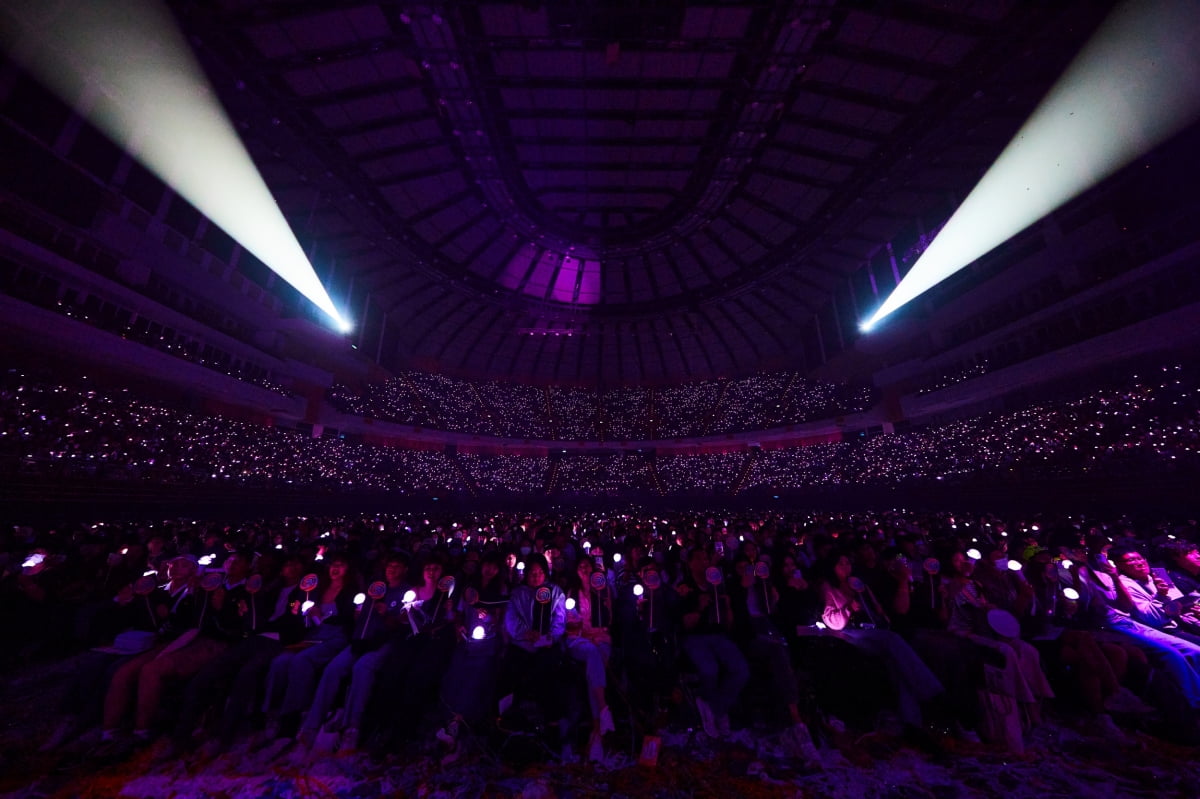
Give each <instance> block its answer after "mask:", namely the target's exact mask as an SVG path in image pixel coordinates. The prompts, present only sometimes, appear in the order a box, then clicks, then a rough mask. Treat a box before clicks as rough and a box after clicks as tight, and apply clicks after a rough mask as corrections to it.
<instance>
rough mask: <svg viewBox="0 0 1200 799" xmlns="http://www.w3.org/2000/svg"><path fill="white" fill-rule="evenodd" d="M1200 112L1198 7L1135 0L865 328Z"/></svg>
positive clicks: (1113, 18)
mask: <svg viewBox="0 0 1200 799" xmlns="http://www.w3.org/2000/svg"><path fill="white" fill-rule="evenodd" d="M1198 113H1200V2H1196V0H1129V2H1126V3H1125V4H1124V5H1122V6H1121V7H1119V8H1118V9H1116V10H1115V11H1114V12H1113V13H1112V14H1111V15H1110V17H1109V18H1108V19H1107V20H1106V21H1105V22H1104V24H1103V25H1102V26H1101V28H1100V29H1099V30H1098V31H1097V32H1096V34H1095V35H1094V36H1093V37H1092V40H1091V41H1090V42H1088V44H1087V46H1086V47H1085V48H1084V49H1083V51H1082V52H1080V54H1079V55H1078V56H1076V58H1075V60H1074V61H1073V62H1072V63H1071V65H1070V67H1068V69H1067V71H1066V73H1064V74H1063V76H1062V77H1061V78H1060V79H1059V81H1058V83H1056V84H1055V85H1054V88H1052V89H1051V90H1050V93H1049V94H1048V95H1047V96H1046V98H1045V99H1043V100H1042V102H1041V104H1040V105H1039V106H1038V108H1037V109H1036V110H1035V111H1034V112H1033V115H1032V116H1031V117H1030V118H1029V119H1028V121H1026V123H1025V125H1024V126H1023V127H1022V128H1021V130H1020V131H1019V132H1018V133H1017V136H1016V138H1014V139H1013V140H1012V141H1011V142H1010V143H1009V145H1008V147H1006V148H1005V150H1004V152H1002V153H1001V154H1000V157H999V158H998V159H996V162H995V163H994V164H993V165H992V166H991V168H990V169H988V171H987V173H986V174H984V176H983V178H982V179H981V180H980V181H979V183H978V185H976V186H975V188H974V189H973V190H972V191H971V193H970V194H969V195H968V196H967V199H966V200H965V201H964V202H963V204H962V205H961V206H959V208H958V210H956V211H955V212H954V215H953V216H951V217H950V219H949V220H948V221H947V222H946V224H945V226H944V227H943V228H942V230H941V232H940V233H939V234H938V236H937V238H935V239H934V240H933V242H932V243H931V244H930V245H929V247H928V248H927V249H926V250H925V252H924V253H923V254H922V255H921V257H920V258H919V259H917V262H916V263H915V264H913V268H912V270H911V271H910V272H909V273H908V274H907V275H906V276H905V277H904V279H903V280H901V281H900V284H899V285H898V286H896V289H895V291H893V292H892V293H891V295H890V296H888V298H887V299H886V300H885V301H884V303H883V305H881V306H880V307H879V309H878V310H877V311H876V312H875V313H874V315H873V316H871V318H870V319H868V320H867V321H866V322H865V323H864V324H863V325H862V329H863V330H864V331H867V330H870V329H871V328H872V327H873V326H874V325H875V324H876V323H878V322H879V320H881V319H883V318H884V317H885V316H887V315H888V314H890V313H892V312H893V311H895V310H896V309H898V308H900V307H901V306H903V305H904V304H905V303H907V302H909V301H911V300H912V299H914V298H915V297H917V296H919V295H920V294H922V293H924V292H925V291H927V290H929V289H930V288H932V287H933V286H935V285H937V284H938V283H940V282H942V281H943V280H945V279H946V278H948V277H950V275H952V274H954V273H955V272H957V271H958V270H959V269H962V268H963V267H964V266H966V265H968V264H970V263H971V262H972V261H974V260H976V259H977V258H979V257H980V256H982V255H984V254H986V253H988V252H989V251H991V250H992V249H994V248H995V247H997V246H999V245H1000V244H1002V243H1004V242H1005V241H1007V240H1008V239H1010V238H1012V237H1013V236H1014V235H1016V234H1017V233H1019V232H1021V231H1022V230H1024V229H1025V228H1027V227H1028V226H1029V225H1031V224H1033V223H1034V222H1036V221H1037V220H1039V219H1041V218H1042V217H1044V216H1045V215H1046V214H1049V213H1050V212H1052V211H1054V210H1055V209H1056V208H1059V207H1060V206H1062V205H1063V204H1064V203H1066V202H1068V201H1069V200H1071V199H1073V198H1074V197H1076V196H1078V195H1079V194H1081V193H1082V192H1084V191H1086V190H1087V189H1089V188H1091V187H1092V186H1094V185H1096V184H1097V183H1099V182H1100V181H1101V180H1103V179H1104V178H1106V177H1108V176H1110V175H1112V174H1113V173H1114V172H1116V171H1117V170H1118V169H1120V168H1121V167H1123V166H1124V165H1126V164H1128V163H1129V162H1130V161H1131V160H1133V159H1134V158H1136V157H1138V156H1139V155H1141V154H1142V153H1144V152H1146V151H1147V150H1149V149H1151V148H1152V147H1154V146H1155V145H1157V144H1159V143H1161V142H1163V141H1164V140H1166V139H1167V138H1169V137H1170V136H1172V135H1173V134H1175V133H1177V132H1179V131H1180V130H1182V129H1183V128H1184V127H1185V126H1186V125H1187V124H1188V123H1189V122H1191V121H1192V120H1193V119H1194V118H1195V117H1196V115H1197V114H1198Z"/></svg>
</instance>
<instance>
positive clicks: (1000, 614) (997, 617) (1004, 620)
mask: <svg viewBox="0 0 1200 799" xmlns="http://www.w3.org/2000/svg"><path fill="white" fill-rule="evenodd" d="M987 621H988V626H989V627H991V628H992V629H993V630H994V631H995V632H996V635H998V636H1000V637H1001V638H1017V637H1018V636H1020V635H1021V623H1020V622H1019V621H1017V617H1016V616H1014V615H1012V614H1011V613H1009V612H1008V611H1007V610H1002V609H1001V608H992V609H991V610H989V611H988V614H987Z"/></svg>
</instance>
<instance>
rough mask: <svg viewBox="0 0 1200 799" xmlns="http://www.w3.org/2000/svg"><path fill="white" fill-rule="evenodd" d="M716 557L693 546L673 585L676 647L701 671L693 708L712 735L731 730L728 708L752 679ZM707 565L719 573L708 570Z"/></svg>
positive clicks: (724, 733) (722, 733)
mask: <svg viewBox="0 0 1200 799" xmlns="http://www.w3.org/2000/svg"><path fill="white" fill-rule="evenodd" d="M716 560H717V558H716V557H715V556H714V554H713V553H710V552H708V551H707V550H706V549H705V548H704V547H700V546H697V547H696V548H694V549H693V550H692V551H691V553H690V554H689V555H688V568H687V571H686V572H685V573H684V575H683V578H682V580H681V581H680V583H679V585H678V586H676V589H675V590H676V591H677V592H678V593H679V596H680V602H679V607H678V610H677V612H678V614H679V629H680V633H681V635H680V648H681V649H682V650H683V653H684V654H685V655H687V657H688V659H689V660H690V661H691V662H692V666H693V667H695V669H696V671H697V673H698V674H699V675H700V691H699V696H697V697H696V709H697V711H698V712H699V714H700V722H701V725H702V726H703V728H704V732H705V734H706V735H708V736H709V737H710V738H720V737H721V736H723V735H727V734H728V733H729V729H730V727H729V711H730V709H731V708H732V707H733V705H734V703H735V702H736V701H737V699H738V696H739V695H740V694H741V692H742V688H743V687H744V686H745V685H746V681H747V680H749V679H750V665H749V664H748V663H746V658H745V657H744V656H743V655H742V653H741V651H740V650H739V649H738V648H737V644H735V643H734V642H733V639H732V638H731V637H730V635H731V634H732V632H733V629H734V616H733V606H732V604H731V603H730V601H729V593H728V591H727V590H726V589H725V587H724V576H723V575H722V574H720V569H719V567H718V566H716V565H715V562H716ZM710 568H712V569H716V570H717V571H716V572H714V573H711V574H710V572H709V569H710ZM712 578H716V579H715V582H714V580H713V579H712Z"/></svg>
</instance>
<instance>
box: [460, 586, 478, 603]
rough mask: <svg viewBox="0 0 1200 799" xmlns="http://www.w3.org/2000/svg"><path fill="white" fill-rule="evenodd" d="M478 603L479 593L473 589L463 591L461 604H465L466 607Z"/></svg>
mask: <svg viewBox="0 0 1200 799" xmlns="http://www.w3.org/2000/svg"><path fill="white" fill-rule="evenodd" d="M478 601H479V592H478V591H477V590H475V589H474V588H468V589H467V590H466V591H463V602H465V603H467V604H468V605H474V604H475V603H476V602H478Z"/></svg>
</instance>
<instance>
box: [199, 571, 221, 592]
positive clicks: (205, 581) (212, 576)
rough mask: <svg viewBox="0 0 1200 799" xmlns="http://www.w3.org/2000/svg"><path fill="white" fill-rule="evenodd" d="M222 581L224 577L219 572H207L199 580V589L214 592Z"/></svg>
mask: <svg viewBox="0 0 1200 799" xmlns="http://www.w3.org/2000/svg"><path fill="white" fill-rule="evenodd" d="M224 580H225V575H224V574H222V573H221V572H208V573H207V574H205V575H204V576H203V577H201V578H200V587H201V588H203V589H204V590H205V591H216V590H217V589H218V588H220V587H221V583H222V582H224Z"/></svg>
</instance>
